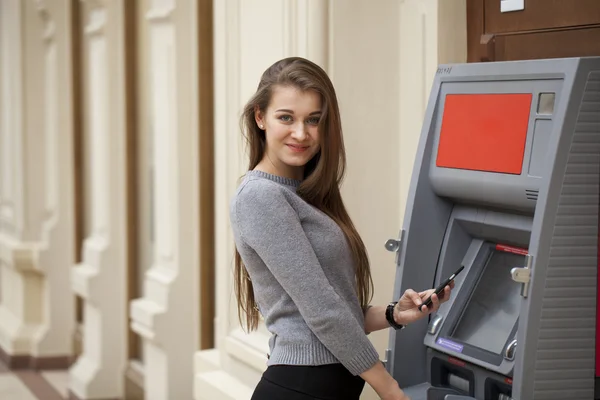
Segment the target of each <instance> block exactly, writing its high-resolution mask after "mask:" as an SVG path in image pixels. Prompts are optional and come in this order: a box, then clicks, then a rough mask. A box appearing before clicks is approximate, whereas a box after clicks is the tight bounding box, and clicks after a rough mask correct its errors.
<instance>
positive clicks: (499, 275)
mask: <svg viewBox="0 0 600 400" xmlns="http://www.w3.org/2000/svg"><path fill="white" fill-rule="evenodd" d="M524 263H525V256H524V255H520V254H513V253H508V252H505V251H501V250H493V251H492V254H491V255H490V256H489V257H488V259H487V263H486V265H485V266H484V269H483V272H482V273H481V277H480V279H479V282H478V283H477V285H476V286H475V290H474V292H473V294H472V296H471V298H470V299H469V301H468V303H467V305H466V307H465V309H464V311H463V314H462V316H461V318H460V320H459V321H458V323H457V324H456V326H455V328H454V332H453V333H452V335H451V336H452V337H453V338H455V339H457V340H459V341H461V342H463V343H465V344H469V345H471V346H475V347H479V348H480V349H483V350H487V351H489V352H492V353H494V354H501V352H502V349H503V347H504V345H505V344H506V341H507V340H508V337H509V335H510V333H511V331H512V329H513V327H514V325H515V323H516V322H517V319H518V318H519V308H520V303H521V297H520V291H521V286H520V285H519V284H518V283H517V282H515V281H513V280H512V278H511V274H510V270H511V269H512V268H514V267H523V266H524V265H525V264H524Z"/></svg>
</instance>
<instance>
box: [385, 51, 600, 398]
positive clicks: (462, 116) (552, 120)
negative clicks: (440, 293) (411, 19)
mask: <svg viewBox="0 0 600 400" xmlns="http://www.w3.org/2000/svg"><path fill="white" fill-rule="evenodd" d="M599 180H600V57H598V58H571V59H552V60H534V61H517V62H496V63H474V64H460V65H442V66H440V67H439V68H438V70H437V73H436V76H435V80H434V83H433V88H432V91H431V95H430V98H429V103H428V105H427V109H426V114H425V118H424V125H423V129H422V132H421V138H420V142H419V145H418V149H417V153H416V159H415V164H414V169H413V173H412V178H411V184H410V191H409V195H408V200H407V206H406V212H405V216H404V223H403V226H402V229H401V230H400V235H399V237H398V238H395V239H390V240H389V241H388V242H387V243H386V247H387V249H388V250H390V251H393V252H396V253H397V254H396V267H397V268H396V281H395V286H394V295H393V297H394V299H397V298H399V296H400V295H401V293H403V292H404V291H405V290H406V289H408V288H412V289H415V290H425V289H427V288H432V287H435V286H436V285H438V284H439V283H440V282H443V280H444V279H446V278H447V277H449V276H450V275H451V274H452V273H453V272H454V271H456V270H457V269H458V268H460V267H461V266H464V269H463V271H462V272H461V273H460V274H459V275H458V276H457V277H456V279H455V289H454V291H453V293H452V297H451V299H450V300H449V301H448V302H446V303H444V304H443V305H442V307H440V309H439V310H438V312H437V313H435V314H432V315H431V316H429V317H428V318H424V319H423V320H422V321H419V322H418V323H415V324H412V325H409V326H408V327H406V329H403V330H398V331H393V330H392V331H391V332H390V342H389V349H388V350H387V354H386V358H387V360H386V367H387V368H388V370H389V371H390V373H391V374H392V375H393V376H394V377H395V378H396V380H397V381H398V383H399V384H400V386H401V387H402V388H403V389H404V390H405V391H406V392H407V394H409V396H411V398H412V400H473V399H476V400H508V399H512V400H571V399H572V400H592V399H594V398H599V397H600V396H598V389H599V388H598V384H597V383H596V382H597V381H598V377H600V357H599V354H598V350H599V349H600V334H599V333H600V330H599V329H598V321H599V318H598V310H600V308H599V307H598V304H599V303H598V287H599V285H598V267H599V264H598V247H599V246H598V244H599V241H598V209H599Z"/></svg>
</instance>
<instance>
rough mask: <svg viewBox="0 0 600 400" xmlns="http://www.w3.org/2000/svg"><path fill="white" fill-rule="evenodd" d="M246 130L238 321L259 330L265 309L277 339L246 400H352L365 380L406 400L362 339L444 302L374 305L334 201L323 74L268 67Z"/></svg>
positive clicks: (328, 99) (333, 119) (332, 125)
mask: <svg viewBox="0 0 600 400" xmlns="http://www.w3.org/2000/svg"><path fill="white" fill-rule="evenodd" d="M242 131H243V132H244V133H245V136H246V139H247V142H248V145H249V150H250V165H249V171H248V172H247V173H246V175H245V177H244V178H243V181H242V183H241V185H240V186H239V188H238V190H237V192H236V195H235V197H234V198H233V199H232V201H231V223H232V229H233V234H234V238H235V243H236V259H235V290H236V295H237V299H238V306H239V307H238V309H239V311H240V321H241V320H243V319H244V320H245V321H244V322H245V324H244V325H245V326H246V327H247V328H248V329H249V330H253V329H256V327H257V325H258V321H259V312H260V313H261V314H262V315H263V317H264V321H265V324H266V327H267V328H268V330H269V331H270V332H271V333H272V336H271V339H270V341H269V348H270V355H269V361H268V368H267V370H266V371H265V373H264V375H263V377H262V379H261V381H260V382H259V384H258V386H257V387H256V389H255V392H254V396H253V397H252V399H253V400H263V399H264V400H278V399H282V400H284V399H285V400H294V399H298V400H301V399H344V400H353V399H358V398H359V396H360V393H361V392H362V390H363V387H364V383H365V381H366V382H367V383H369V384H370V385H371V386H372V387H373V388H374V390H375V391H376V392H377V393H378V394H379V396H380V397H381V398H382V399H384V400H408V397H407V396H406V395H405V394H404V393H403V391H402V390H401V389H400V387H399V386H398V383H397V382H396V381H395V380H394V379H393V378H392V377H391V376H390V374H389V373H388V372H387V371H386V370H385V368H384V366H383V364H382V363H381V362H380V361H379V355H378V353H377V351H376V350H375V348H374V347H373V345H372V344H371V341H370V340H369V339H368V337H367V334H368V333H370V332H373V331H376V330H380V329H384V328H388V327H390V326H393V327H394V328H396V329H398V328H399V327H400V326H401V325H407V324H409V323H411V322H414V321H416V320H418V319H420V318H423V317H425V316H427V315H428V314H429V313H430V312H432V311H435V310H437V308H438V307H439V305H440V302H441V301H442V300H440V299H438V297H436V296H435V295H434V296H433V304H432V307H431V309H428V308H427V307H423V308H422V310H421V311H419V310H418V309H417V307H418V305H420V304H421V302H422V300H423V299H425V298H426V297H428V296H429V295H431V294H432V292H433V289H432V290H428V291H424V292H421V293H416V292H415V291H413V290H407V291H406V292H405V293H404V294H403V296H402V297H401V298H400V299H399V301H398V302H397V303H396V304H394V303H392V305H390V306H388V307H387V308H386V307H385V306H369V301H370V299H371V294H372V286H373V284H372V280H371V274H370V268H369V261H368V259H367V252H366V249H365V245H364V244H363V242H362V240H361V238H360V236H359V234H358V232H357V231H356V229H355V227H354V225H353V224H352V221H351V220H350V217H349V216H348V213H347V212H346V209H345V207H344V204H343V202H342V197H341V195H340V189H339V185H340V182H341V180H342V176H343V173H344V167H345V153H344V143H343V139H342V124H341V119H340V113H339V109H338V102H337V99H336V94H335V90H334V88H333V85H332V83H331V81H330V80H329V78H328V76H327V74H326V73H325V71H323V70H322V69H321V68H320V67H319V66H317V65H316V64H314V63H312V62H310V61H308V60H305V59H302V58H296V57H293V58H287V59H284V60H281V61H278V62H276V63H275V64H273V65H272V66H271V67H270V68H268V69H267V70H266V71H265V72H264V74H263V76H262V78H261V81H260V84H259V86H258V90H257V92H256V93H255V95H254V96H253V97H252V98H251V99H250V101H249V102H248V104H247V105H246V107H245V109H244V113H243V116H242ZM452 285H453V284H451V285H450V286H451V287H452ZM451 287H446V288H445V291H444V292H443V294H442V295H441V296H440V298H442V299H444V300H447V299H448V298H449V297H450V290H451ZM386 314H387V317H386ZM243 315H245V318H244V317H243Z"/></svg>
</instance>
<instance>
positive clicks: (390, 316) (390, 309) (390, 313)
mask: <svg viewBox="0 0 600 400" xmlns="http://www.w3.org/2000/svg"><path fill="white" fill-rule="evenodd" d="M396 304H398V302H397V301H394V302H392V303H390V304H388V306H387V307H386V309H385V319H386V320H387V322H388V324H389V325H390V326H391V327H392V328H394V329H395V330H397V331H398V330H401V329H404V328H405V327H406V326H405V325H402V324H398V323H396V321H395V320H394V308H395V307H396Z"/></svg>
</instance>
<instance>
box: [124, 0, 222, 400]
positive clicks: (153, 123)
mask: <svg viewBox="0 0 600 400" xmlns="http://www.w3.org/2000/svg"><path fill="white" fill-rule="evenodd" d="M140 3H141V4H143V7H144V8H143V9H142V10H141V13H142V15H145V18H143V19H141V23H142V24H144V26H143V27H142V29H141V30H138V31H143V32H145V34H146V35H147V36H145V37H144V38H143V39H142V40H143V41H144V43H145V44H146V46H147V47H146V49H147V51H146V53H147V59H144V60H142V61H141V62H140V65H139V66H138V68H143V69H145V71H144V72H143V73H142V76H146V77H147V81H144V82H141V83H140V84H143V85H146V87H147V93H148V96H149V98H148V99H147V101H146V104H148V107H149V109H148V110H145V111H144V112H143V114H144V115H148V118H149V121H148V124H147V125H148V127H149V131H148V132H146V133H144V134H147V135H149V138H148V140H149V142H150V143H152V145H151V146H150V147H151V149H150V150H149V151H150V152H151V155H150V158H151V159H152V160H153V165H154V170H153V171H154V173H153V175H152V177H151V178H150V179H151V180H152V184H151V186H152V187H153V188H154V190H153V201H152V209H151V214H152V219H153V232H154V238H153V248H154V254H153V257H152V261H151V262H152V265H150V266H148V267H149V268H148V271H147V273H146V275H145V282H144V293H143V297H142V298H140V299H136V300H134V301H133V302H132V303H131V307H130V310H131V321H130V324H131V328H132V329H133V330H134V331H135V332H136V333H137V334H139V335H140V336H141V338H142V340H143V353H144V355H143V356H144V376H145V377H144V380H145V397H146V399H147V400H163V399H189V398H191V397H192V388H193V384H192V383H193V380H192V378H193V358H192V356H193V354H194V351H195V350H196V349H197V348H198V346H199V343H200V338H199V330H200V321H199V308H200V307H199V299H200V296H199V279H200V277H199V259H200V253H199V247H200V238H199V218H200V217H199V207H200V204H199V179H200V178H199V172H200V171H199V164H200V163H199V159H198V157H199V135H201V134H212V132H200V131H199V128H198V107H199V103H198V96H199V92H198V87H199V85H198V74H201V73H202V71H200V70H199V69H198V57H200V56H202V55H199V54H198V50H197V49H198V42H197V40H201V39H199V36H198V35H199V30H200V29H201V28H202V27H199V26H198V5H197V4H196V1H192V0H151V1H146V2H143V3H142V2H140ZM215 3H218V2H215ZM139 151H148V149H139Z"/></svg>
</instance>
